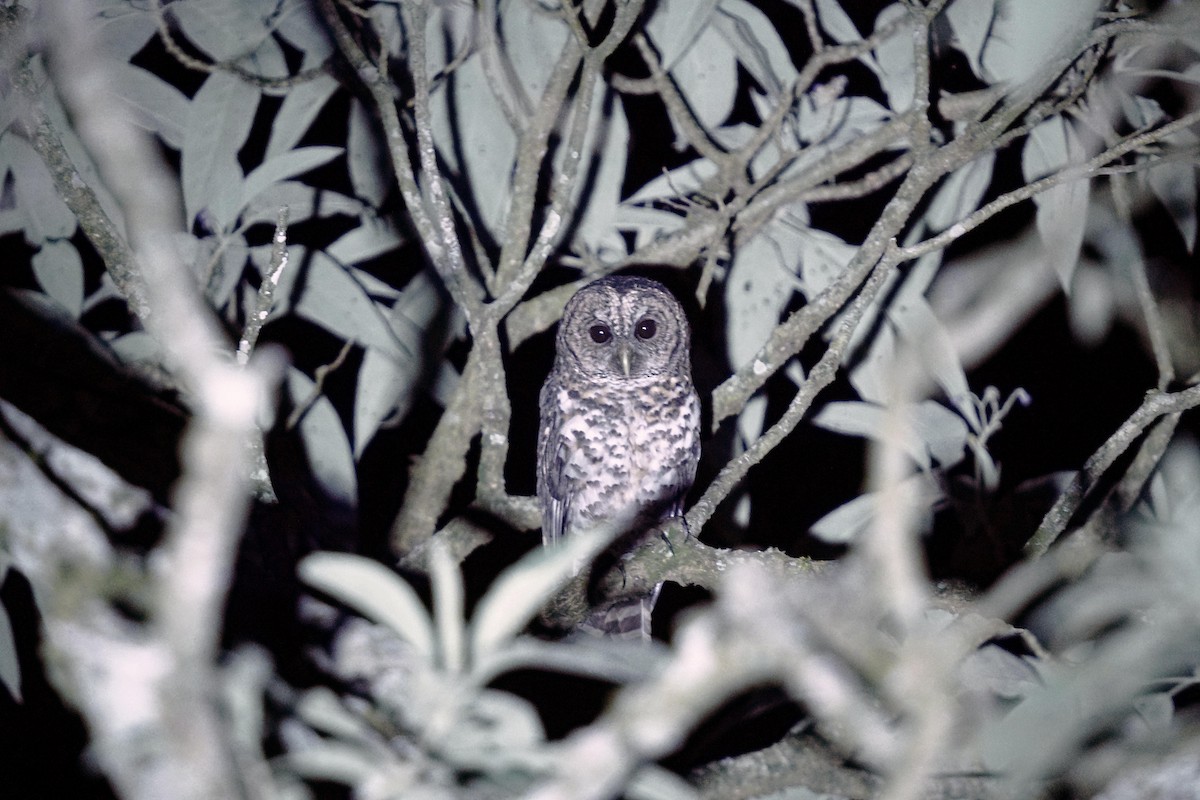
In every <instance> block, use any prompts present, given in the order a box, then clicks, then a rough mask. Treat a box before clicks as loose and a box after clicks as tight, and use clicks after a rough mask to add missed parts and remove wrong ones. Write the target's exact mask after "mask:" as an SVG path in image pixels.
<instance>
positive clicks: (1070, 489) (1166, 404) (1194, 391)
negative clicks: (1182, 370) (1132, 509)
mask: <svg viewBox="0 0 1200 800" xmlns="http://www.w3.org/2000/svg"><path fill="white" fill-rule="evenodd" d="M1198 405H1200V386H1192V387H1191V388H1188V389H1184V390H1182V391H1178V392H1159V391H1151V392H1149V393H1147V395H1146V399H1145V400H1143V401H1142V404H1141V405H1140V406H1139V407H1138V409H1137V411H1135V412H1133V414H1132V415H1131V416H1130V417H1129V419H1127V420H1125V422H1123V423H1122V424H1121V427H1119V428H1117V430H1116V432H1115V433H1114V434H1113V435H1112V436H1110V437H1108V440H1107V441H1106V442H1105V443H1104V444H1102V445H1101V446H1100V449H1099V450H1097V451H1096V452H1095V453H1093V454H1092V455H1091V456H1090V457H1089V458H1088V460H1087V461H1086V462H1084V465H1083V469H1082V470H1080V471H1079V472H1077V473H1076V474H1075V477H1073V478H1072V479H1071V483H1070V485H1068V486H1067V488H1066V489H1065V490H1064V491H1063V493H1062V494H1061V495H1060V496H1059V498H1058V500H1056V501H1055V503H1054V506H1053V507H1052V508H1051V509H1050V510H1049V511H1048V512H1046V516H1045V517H1044V518H1043V519H1042V523H1041V525H1039V526H1038V529H1037V532H1036V533H1034V535H1033V537H1032V538H1031V539H1030V540H1029V542H1028V543H1027V544H1026V545H1025V555H1026V556H1027V557H1030V558H1038V557H1040V556H1042V555H1044V554H1045V553H1046V551H1047V550H1048V549H1049V548H1050V545H1052V544H1054V541H1055V540H1056V539H1057V538H1058V537H1059V536H1060V535H1061V534H1062V533H1063V531H1065V530H1066V529H1067V525H1069V524H1070V522H1071V518H1072V517H1073V516H1074V515H1075V512H1076V511H1078V510H1079V507H1080V505H1082V504H1083V500H1084V497H1086V495H1087V493H1088V492H1089V491H1090V490H1091V489H1092V487H1094V486H1095V485H1096V483H1097V482H1098V481H1099V480H1100V478H1101V477H1102V476H1103V475H1104V473H1105V472H1107V471H1108V468H1109V467H1111V466H1112V465H1113V463H1114V462H1115V461H1116V460H1117V458H1118V457H1119V456H1120V455H1121V454H1122V453H1124V452H1125V451H1126V450H1127V449H1128V448H1129V446H1130V445H1131V444H1133V442H1134V441H1135V440H1137V438H1138V437H1140V436H1141V435H1142V433H1143V432H1144V431H1145V430H1146V428H1148V427H1149V426H1150V425H1151V424H1153V423H1154V422H1155V421H1156V420H1158V419H1159V418H1160V417H1163V416H1166V415H1168V414H1175V413H1179V412H1182V411H1186V410H1188V409H1190V408H1195V407H1196V406H1198Z"/></svg>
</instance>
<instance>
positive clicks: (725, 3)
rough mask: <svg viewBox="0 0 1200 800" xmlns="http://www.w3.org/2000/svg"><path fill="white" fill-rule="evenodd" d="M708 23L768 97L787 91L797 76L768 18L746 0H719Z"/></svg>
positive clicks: (781, 40) (783, 45) (794, 66)
mask: <svg viewBox="0 0 1200 800" xmlns="http://www.w3.org/2000/svg"><path fill="white" fill-rule="evenodd" d="M712 24H713V26H714V27H716V28H717V29H718V30H719V31H721V33H722V35H723V36H724V37H725V38H726V39H727V40H728V41H729V45H730V47H731V48H732V49H733V51H734V52H735V53H737V56H738V61H739V62H741V64H742V66H743V67H745V68H746V71H747V72H749V73H750V74H751V75H752V76H754V80H756V81H758V84H759V85H760V86H762V87H763V89H765V90H766V91H767V93H768V95H770V96H771V97H778V96H779V95H780V94H781V93H783V92H787V91H789V90H790V88H791V86H792V84H793V82H794V81H795V80H796V77H797V75H798V73H797V72H796V65H795V64H793V63H792V57H791V54H790V53H789V52H788V49H787V45H785V44H784V43H783V39H781V38H780V36H779V31H778V30H777V29H776V27H775V24H774V23H773V22H771V19H770V17H768V16H767V15H766V14H764V13H763V12H762V11H760V10H759V9H758V8H756V7H755V6H754V5H752V4H750V3H748V2H746V0H721V2H720V4H719V5H718V7H717V13H716V14H715V15H713V19H712ZM789 102H790V100H789Z"/></svg>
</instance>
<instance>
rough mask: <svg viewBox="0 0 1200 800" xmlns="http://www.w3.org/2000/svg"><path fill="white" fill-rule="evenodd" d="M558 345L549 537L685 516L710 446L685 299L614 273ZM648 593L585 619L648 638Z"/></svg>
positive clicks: (549, 425) (547, 442)
mask: <svg viewBox="0 0 1200 800" xmlns="http://www.w3.org/2000/svg"><path fill="white" fill-rule="evenodd" d="M556 346H557V350H556V355H555V361H554V367H553V369H552V370H551V371H550V375H549V377H547V379H546V383H545V384H544V385H543V387H542V393H541V426H540V429H539V433H538V468H537V476H538V498H539V500H540V502H541V505H542V538H543V541H544V542H545V543H546V544H552V543H553V542H555V541H557V540H558V539H559V538H560V537H563V536H571V535H574V534H579V533H586V532H597V533H608V534H610V535H616V534H624V533H630V534H636V533H638V532H639V531H640V530H642V529H645V528H647V527H649V526H651V525H654V524H655V523H657V522H659V521H661V520H662V519H665V518H667V517H670V516H674V515H677V514H679V513H680V511H681V504H682V502H683V498H684V495H685V494H686V492H687V490H688V488H689V487H690V486H691V484H692V480H693V478H694V477H695V474H696V462H697V460H698V459H699V455H700V436H699V429H700V401H699V398H698V397H697V396H696V390H695V389H694V388H693V386H692V379H691V368H690V364H689V327H688V322H687V318H686V317H685V316H684V313H683V309H682V308H681V307H680V305H679V303H678V301H676V300H675V298H674V297H673V296H672V295H671V293H670V292H668V291H667V290H666V288H665V287H663V286H662V284H659V283H657V282H655V281H651V280H647V279H645V278H635V277H628V276H610V277H607V278H602V279H600V280H598V281H595V282H593V283H590V284H588V285H587V286H584V287H583V288H582V289H580V290H579V291H578V292H576V293H575V295H574V296H573V297H572V298H571V299H570V301H568V303H567V306H566V309H565V310H564V311H563V318H562V322H561V323H560V324H559V329H558V338H557V341H556ZM637 602H638V601H633V603H628V602H627V603H625V606H628V608H622V607H620V605H621V604H618V605H617V606H613V607H608V608H601V609H597V611H596V613H594V614H593V619H591V620H589V624H587V625H585V626H584V627H585V628H586V629H589V630H598V631H600V632H603V633H609V634H630V633H635V634H637V635H641V636H648V635H649V611H650V609H651V608H652V606H653V598H647V599H645V600H643V601H641V603H640V608H634V607H633V606H634V605H635V604H637ZM635 612H636V613H635ZM635 616H636V617H637V618H636V619H634V617H635ZM635 622H636V630H634V623H635Z"/></svg>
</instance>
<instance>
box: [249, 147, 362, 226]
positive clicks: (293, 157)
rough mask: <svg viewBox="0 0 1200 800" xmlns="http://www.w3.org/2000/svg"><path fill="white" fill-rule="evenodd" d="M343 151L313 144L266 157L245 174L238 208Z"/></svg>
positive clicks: (338, 148)
mask: <svg viewBox="0 0 1200 800" xmlns="http://www.w3.org/2000/svg"><path fill="white" fill-rule="evenodd" d="M343 152H344V150H343V149H342V148H340V147H328V146H323V145H314V146H312V147H299V148H296V149H295V150H287V151H285V152H283V153H280V154H279V155H277V156H273V157H271V158H268V159H267V160H266V161H264V162H263V163H261V164H259V165H258V166H257V167H255V168H254V169H253V170H251V171H250V174H249V175H247V176H246V180H245V182H243V183H242V199H241V202H240V203H239V204H238V209H239V210H240V209H242V208H245V207H246V206H247V205H249V204H250V202H251V201H253V200H255V199H257V198H258V196H259V195H260V194H262V193H263V192H265V191H267V189H269V188H270V187H272V186H274V185H275V184H277V183H279V182H280V181H285V180H287V179H289V178H294V177H296V176H297V175H303V174H304V173H305V172H308V171H309V170H311V169H316V168H317V167H319V166H321V165H322V164H327V163H329V162H330V161H332V160H333V159H335V158H337V157H338V156H340V155H341V154H342V153H343Z"/></svg>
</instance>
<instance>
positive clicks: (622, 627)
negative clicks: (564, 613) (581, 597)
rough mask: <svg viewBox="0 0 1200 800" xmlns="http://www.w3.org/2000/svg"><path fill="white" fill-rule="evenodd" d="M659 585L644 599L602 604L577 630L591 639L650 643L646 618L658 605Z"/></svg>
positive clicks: (648, 624) (660, 587) (647, 618)
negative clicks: (596, 637) (608, 638)
mask: <svg viewBox="0 0 1200 800" xmlns="http://www.w3.org/2000/svg"><path fill="white" fill-rule="evenodd" d="M661 589H662V584H661V583H660V584H658V585H657V586H655V587H654V591H653V592H651V593H650V594H649V595H648V596H646V597H633V598H627V599H624V600H617V601H616V602H614V603H606V604H605V605H601V606H597V607H596V608H594V609H592V612H591V613H590V614H588V616H587V619H585V620H584V621H583V622H582V623H580V625H579V630H581V631H584V632H585V633H590V634H592V635H593V636H609V637H611V638H613V639H627V640H640V641H644V642H648V641H650V630H651V628H650V615H651V614H652V613H653V611H654V604H655V603H656V602H658V593H659V591H660V590H661Z"/></svg>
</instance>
